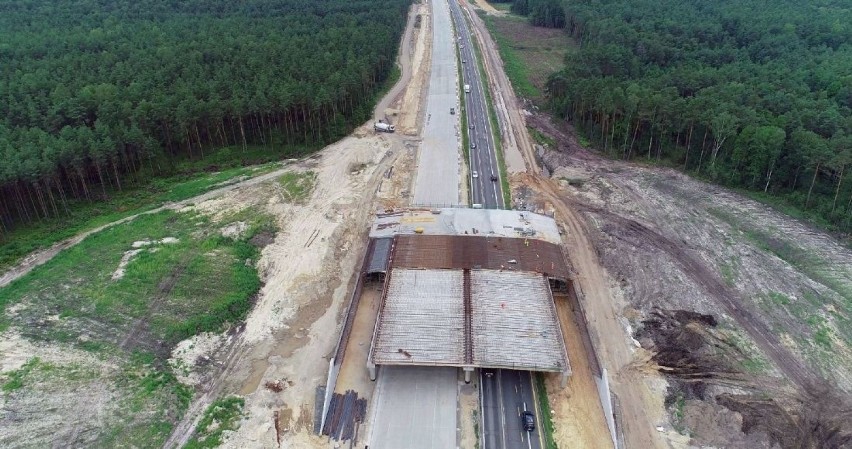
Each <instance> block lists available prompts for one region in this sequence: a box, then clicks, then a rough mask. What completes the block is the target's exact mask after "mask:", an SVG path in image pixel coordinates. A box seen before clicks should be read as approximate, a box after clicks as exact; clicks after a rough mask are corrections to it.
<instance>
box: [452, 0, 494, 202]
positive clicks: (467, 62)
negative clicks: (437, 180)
mask: <svg viewBox="0 0 852 449" xmlns="http://www.w3.org/2000/svg"><path fill="white" fill-rule="evenodd" d="M449 3H450V12H451V13H452V17H453V22H454V23H455V25H456V35H457V36H458V39H457V40H456V45H457V46H458V48H459V54H460V55H461V63H462V64H461V66H462V84H463V85H469V86H470V92H468V93H464V102H465V110H466V114H467V123H468V137H469V145H470V148H469V150H470V159H469V161H468V165H469V166H470V173H468V176H470V186H471V203H472V204H481V205H482V207H483V208H486V209H502V208H504V207H505V205H504V204H503V194H502V191H501V184H500V176H501V175H500V170H499V168H498V165H497V154H496V152H495V150H496V148H495V145H494V137H493V135H492V134H491V122H490V121H489V118H488V108H487V105H486V103H485V91H484V89H485V88H487V86H483V85H482V78H481V77H480V73H479V64H477V62H476V61H477V58H476V52H475V51H474V49H473V41H472V39H471V36H470V30H469V28H468V23H467V21H466V20H465V18H464V16H463V14H462V11H461V7H460V6H459V4H458V2H457V1H456V0H449ZM474 146H475V147H474Z"/></svg>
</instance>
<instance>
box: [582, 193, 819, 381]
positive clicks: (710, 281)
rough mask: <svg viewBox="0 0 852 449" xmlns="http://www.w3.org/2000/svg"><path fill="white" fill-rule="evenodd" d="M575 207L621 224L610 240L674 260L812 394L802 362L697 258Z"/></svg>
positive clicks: (625, 222)
mask: <svg viewBox="0 0 852 449" xmlns="http://www.w3.org/2000/svg"><path fill="white" fill-rule="evenodd" d="M575 207H577V209H578V210H581V211H584V212H589V213H593V214H596V215H599V216H601V217H605V218H606V219H607V220H609V221H610V222H612V223H618V224H620V225H622V227H623V229H624V231H626V232H625V233H617V234H614V237H616V238H619V239H623V240H626V241H628V242H629V243H631V244H632V245H633V246H636V247H638V248H641V247H643V246H651V247H653V248H656V249H658V250H660V251H663V252H664V253H666V254H667V255H668V256H669V257H670V258H671V259H672V260H674V261H676V262H677V263H678V264H679V265H680V266H681V267H682V268H683V271H684V273H686V275H687V276H688V277H689V278H690V279H692V281H693V282H695V283H696V284H697V285H699V286H700V287H701V288H702V289H704V291H705V292H707V293H708V294H709V295H710V296H711V297H712V298H714V299H715V300H716V301H717V302H718V303H719V304H721V305H722V306H723V307H724V309H725V311H726V312H727V313H728V314H729V315H730V316H731V317H732V318H733V319H734V320H735V321H736V322H737V324H739V325H740V326H741V327H742V328H743V329H744V330H745V331H746V332H747V333H748V334H749V336H751V338H752V339H753V340H754V342H755V343H756V344H757V345H758V346H759V347H760V348H761V349H762V350H763V351H764V353H765V354H766V355H768V356H769V358H771V359H772V361H773V362H775V365H776V366H777V367H778V369H779V370H781V372H783V373H784V374H785V375H786V376H787V377H788V378H789V379H790V380H791V381H792V382H793V383H795V384H796V385H797V386H798V387H800V388H801V389H802V390H803V391H813V390H814V387H815V386H816V385H817V384H819V383H820V382H821V380H820V379H819V378H818V377H817V376H816V375H815V374H814V373H813V372H812V371H811V370H809V369H807V368H805V366H804V365H803V364H802V362H801V361H800V360H799V359H798V358H797V357H795V356H794V355H793V354H792V353H791V352H790V351H789V350H787V349H786V348H785V347H784V345H783V344H781V342H780V341H779V340H778V338H776V337H775V335H774V333H773V332H772V330H771V329H769V327H768V326H767V325H766V324H764V322H763V321H762V320H760V319H758V318H757V316H756V314H755V312H754V311H753V310H752V307H751V306H750V305H748V304H747V303H746V302H745V301H743V300H742V299H741V298H740V297H739V295H738V294H737V293H736V292H734V291H733V290H732V289H731V288H730V287H728V286H727V285H725V283H724V282H723V281H722V279H720V278H719V276H717V275H716V273H715V272H714V271H713V270H711V269H709V268H708V267H707V266H706V265H704V264H703V263H702V262H701V261H700V260H699V259H698V257H696V256H694V255H692V254H691V253H690V250H689V249H688V248H685V247H684V245H683V244H679V243H676V242H674V241H672V240H671V239H668V238H666V237H664V236H663V235H661V234H660V233H658V232H656V231H653V230H652V229H650V228H648V227H647V226H645V225H643V224H641V223H639V222H637V221H635V220H631V219H629V218H625V217H622V216H620V215H617V214H614V213H611V212H608V211H606V210H603V209H601V208H598V207H593V206H588V205H581V204H575Z"/></svg>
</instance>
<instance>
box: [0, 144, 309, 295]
mask: <svg viewBox="0 0 852 449" xmlns="http://www.w3.org/2000/svg"><path fill="white" fill-rule="evenodd" d="M314 157H315V156H310V157H308V158H307V159H308V160H309V159H312V158H314ZM291 170H292V168H291V167H290V164H286V165H285V166H284V167H282V168H280V169H278V170H275V171H271V172H269V173H266V174H264V175H260V176H257V177H254V178H251V179H247V180H245V181H240V182H236V183H234V184H230V185H227V186H225V187H221V188H218V189H214V190H210V191H209V192H206V193H202V194H201V195H196V196H194V197H192V198H187V199H185V200H181V201H177V202H173V203H172V202H169V203H166V204H164V205H162V206H160V207H155V208H154V209H151V210H146V211H144V212H140V213H138V214H133V215H130V216H128V217H124V218H122V219H119V220H116V221H113V222H110V223H107V224H105V225H101V226H98V227H96V228H93V229H89V230H88V231H84V232H81V233H79V234H77V235H75V236H74V237H70V238H67V239H65V240H63V241H61V242H58V243H55V244H53V246H51V247H49V248H45V249H41V250H38V251H35V252H33V253H31V254H29V255H28V256H27V257H25V258H24V259H23V260H22V261H21V262H20V263H19V264H18V265H16V266H14V267H12V268H10V269H9V270H7V271H6V272H5V273H3V275H2V276H0V288H2V287H5V286H7V285H9V284H10V283H11V282H12V281H15V280H17V279H19V278H21V277H23V276H24V275H26V274H27V273H29V272H30V271H32V270H33V269H34V268H35V267H37V266H39V265H43V264H45V263H47V262H49V261H50V260H51V259H53V258H54V257H56V255H57V254H59V253H60V252H61V251H62V250H65V249H68V248H72V247H74V246H76V245H77V244H78V243H80V242H82V241H83V239H85V238H86V237H88V236H90V235H92V234H96V233H98V232H100V231H103V230H104V229H107V228H111V227H113V226H116V225H120V224H122V223H127V222H128V221H132V220H135V219H136V217H139V216H142V215H150V214H156V213H158V212H162V211H164V210H179V209H182V208H184V207H185V206H187V205H190V204H194V203H198V202H202V201H206V200H209V199H210V198H215V197H217V196H221V195H224V194H225V193H228V192H230V191H232V190H234V189H238V188H242V187H247V186H252V185H256V184H260V183H263V182H266V181H269V180H271V179H275V178H277V177H278V176H281V175H283V174H284V173H287V172H288V171H291Z"/></svg>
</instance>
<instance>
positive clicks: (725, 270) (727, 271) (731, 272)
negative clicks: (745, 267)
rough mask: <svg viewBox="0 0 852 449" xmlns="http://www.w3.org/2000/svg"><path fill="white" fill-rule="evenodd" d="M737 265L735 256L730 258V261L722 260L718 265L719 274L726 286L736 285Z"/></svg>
mask: <svg viewBox="0 0 852 449" xmlns="http://www.w3.org/2000/svg"><path fill="white" fill-rule="evenodd" d="M738 267H739V261H738V260H737V259H736V258H731V260H730V262H722V264H721V265H719V274H721V275H722V279H723V280H724V281H725V284H727V285H728V287H733V286H735V285H736V283H737V270H738Z"/></svg>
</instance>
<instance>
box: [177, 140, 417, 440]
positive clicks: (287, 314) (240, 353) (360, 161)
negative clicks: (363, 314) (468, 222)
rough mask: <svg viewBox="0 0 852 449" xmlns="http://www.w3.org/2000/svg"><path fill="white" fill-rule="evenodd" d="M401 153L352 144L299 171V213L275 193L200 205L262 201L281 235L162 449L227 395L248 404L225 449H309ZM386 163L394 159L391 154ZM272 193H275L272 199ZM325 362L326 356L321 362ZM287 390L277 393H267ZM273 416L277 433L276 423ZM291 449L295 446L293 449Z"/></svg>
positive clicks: (237, 195) (378, 144)
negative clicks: (306, 194)
mask: <svg viewBox="0 0 852 449" xmlns="http://www.w3.org/2000/svg"><path fill="white" fill-rule="evenodd" d="M401 148H402V146H401V144H400V143H399V141H398V140H397V139H394V138H393V137H392V136H386V135H375V136H371V137H367V138H363V139H359V138H355V137H349V138H346V139H344V140H342V141H341V142H338V143H337V144H334V145H332V146H330V147H328V148H326V149H325V150H323V151H322V152H321V153H320V154H319V156H318V157H317V158H315V160H312V161H308V162H305V163H303V164H300V165H299V167H298V168H299V169H302V170H311V171H313V172H314V173H315V174H316V186H315V188H314V190H313V192H312V194H311V196H310V198H309V200H307V201H305V202H304V204H291V203H286V202H284V201H282V199H281V198H282V196H281V195H276V194H275V192H274V191H275V189H278V188H280V186H278V185H277V184H270V185H269V186H267V187H266V189H267V190H266V191H265V192H264V193H259V192H257V191H254V192H251V191H250V192H241V191H235V192H233V193H232V194H229V195H227V196H225V197H222V198H219V199H216V200H212V201H211V202H209V203H200V204H198V205H197V206H196V207H197V208H198V209H199V210H215V211H217V213H223V211H228V210H230V209H232V208H233V207H241V206H242V204H243V203H242V202H243V200H244V198H245V197H252V198H264V199H265V200H264V201H265V202H266V203H265V205H263V206H262V207H264V208H265V209H266V211H267V212H269V213H272V214H274V216H275V217H277V219H278V225H279V226H280V231H279V233H278V234H277V235H276V237H275V240H274V242H272V243H271V244H269V245H267V246H266V247H265V248H264V250H263V253H262V255H261V259H260V260H259V262H258V269H259V271H260V272H261V273H262V279H263V281H264V282H265V285H264V287H263V289H262V290H261V292H260V295H259V298H258V302H257V304H256V305H255V307H254V309H253V310H252V312H251V313H250V315H249V317H248V318H247V320H246V324H245V328H244V331H243V332H242V333H241V334H239V335H238V336H237V337H236V338H237V341H236V342H234V343H233V348H234V349H233V350H231V351H230V352H228V353H227V356H226V357H225V358H222V359H219V360H216V363H214V364H213V365H216V366H220V367H221V368H220V369H218V370H217V371H218V372H217V373H216V374H214V375H212V376H211V381H210V382H209V383H207V384H206V388H207V389H206V391H205V393H204V394H203V395H201V396H200V397H199V398H198V399H197V400H196V401H194V402H193V404H192V405H191V407H190V411H189V412H188V413H187V415H186V417H185V418H184V420H183V421H182V422H181V423H180V424H179V425H178V426H177V427H176V430H175V432H174V433H173V435H172V438H170V440H169V442H168V443H167V445H166V446H167V447H176V446H179V445H181V444H182V443H183V442H185V441H186V440H187V439H188V438H189V436H190V435H191V431H192V429H193V427H194V424H195V423H196V422H197V419H198V418H199V417H200V415H201V413H202V412H203V410H204V409H205V408H206V405H207V404H208V403H209V402H210V401H212V400H213V399H215V398H216V397H219V396H220V395H222V394H227V393H239V394H241V395H244V397H245V400H246V405H245V411H246V418H245V419H244V420H243V422H242V424H241V426H240V428H239V430H237V431H236V432H234V434H233V435H232V436H231V438H230V439H229V440H228V442H227V443H226V445H225V447H241V448H245V447H269V446H270V445H275V444H276V443H277V442H278V441H280V442H281V446H282V447H307V446H302V445H301V444H307V443H306V442H308V441H315V442H316V441H317V440H316V439H314V438H310V437H306V436H305V435H301V434H309V433H311V432H312V431H313V428H312V427H313V410H314V407H313V406H314V390H315V388H316V387H317V386H318V385H320V384H322V383H324V381H325V375H326V371H327V369H328V362H327V355H328V354H330V353H331V351H332V350H333V347H334V344H335V342H336V338H337V333H336V332H335V331H334V329H337V328H338V327H339V319H340V314H341V309H342V305H343V304H344V303H345V299H346V295H347V292H348V290H349V289H350V287H351V286H350V285H349V284H350V281H351V277H352V273H353V272H354V268H355V265H356V263H357V262H359V261H360V260H361V259H360V258H361V253H362V251H363V242H364V239H363V232H364V229H366V228H367V225H368V219H369V216H370V215H371V213H370V211H371V210H373V208H372V207H369V206H368V205H369V204H371V203H372V197H373V193H374V192H375V190H376V188H377V187H378V184H379V182H380V180H381V179H383V174H384V173H385V171H386V170H387V169H388V168H389V167H390V164H391V163H392V162H393V160H394V159H393V157H394V156H395V155H396V154H399V153H400V149H401ZM389 154H390V155H391V156H390V157H389V156H388V155H389ZM269 190H272V192H270V191H269ZM220 353H221V351H220ZM323 354H326V356H323V357H320V356H321V355H323ZM275 382H278V383H279V384H280V385H286V387H285V388H284V389H283V391H281V392H274V391H272V390H270V389H268V388H265V387H264V385H266V384H267V383H275ZM275 412H278V416H279V417H286V419H284V418H279V420H280V421H281V422H280V423H279V429H281V432H282V433H281V434H280V435H276V426H275V423H274V420H273V414H274V413H275ZM291 441H299V442H300V443H298V444H296V443H294V445H293V446H290V442H291Z"/></svg>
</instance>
